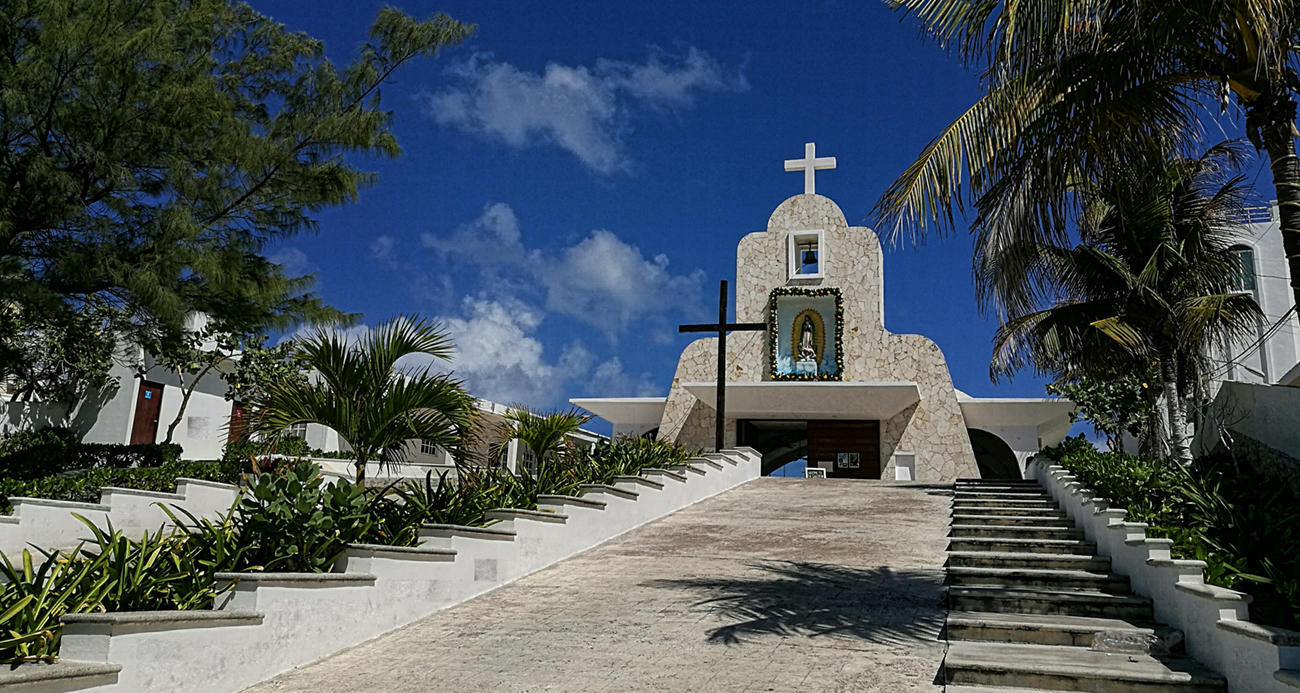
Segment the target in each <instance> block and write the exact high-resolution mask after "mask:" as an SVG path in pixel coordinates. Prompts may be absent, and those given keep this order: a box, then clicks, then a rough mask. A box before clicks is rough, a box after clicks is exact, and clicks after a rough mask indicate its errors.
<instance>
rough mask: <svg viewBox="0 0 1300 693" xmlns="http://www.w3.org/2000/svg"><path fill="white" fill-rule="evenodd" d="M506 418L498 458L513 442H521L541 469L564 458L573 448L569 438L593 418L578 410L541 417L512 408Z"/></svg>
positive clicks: (547, 413)
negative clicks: (548, 462)
mask: <svg viewBox="0 0 1300 693" xmlns="http://www.w3.org/2000/svg"><path fill="white" fill-rule="evenodd" d="M505 418H506V421H505V425H504V426H503V427H502V434H503V435H502V439H501V441H500V442H499V443H498V444H497V445H498V449H497V452H496V453H494V455H495V456H497V457H499V456H500V450H502V449H504V447H505V446H506V445H507V444H508V443H509V442H510V441H512V440H518V441H519V442H520V443H523V445H524V446H525V447H527V448H528V450H529V451H530V452H532V454H533V458H534V459H536V460H537V463H538V464H539V465H541V464H544V463H545V462H547V461H548V460H554V459H557V458H563V457H564V455H565V453H566V452H567V450H568V447H569V443H568V436H569V434H571V433H573V432H575V431H577V430H578V429H579V428H581V427H582V425H583V424H585V423H587V422H588V421H591V417H590V416H588V415H586V414H582V413H580V412H578V411H577V410H570V411H552V412H546V413H542V414H538V413H535V412H533V411H530V410H529V409H527V408H525V407H511V408H510V409H509V410H507V411H506V414H505Z"/></svg>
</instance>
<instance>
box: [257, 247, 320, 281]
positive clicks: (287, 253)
mask: <svg viewBox="0 0 1300 693" xmlns="http://www.w3.org/2000/svg"><path fill="white" fill-rule="evenodd" d="M266 259H268V260H270V261H271V262H273V263H275V264H277V265H279V266H280V269H282V270H284V273H285V274H287V275H289V276H291V277H296V276H299V275H303V274H307V273H309V272H313V271H315V269H316V268H315V267H314V266H313V265H312V262H311V258H309V257H307V253H304V252H303V251H302V250H301V249H299V248H295V247H293V246H285V247H283V248H280V249H278V250H276V251H275V252H274V253H271V254H270V255H268V256H267V258H266Z"/></svg>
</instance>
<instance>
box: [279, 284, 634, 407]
mask: <svg viewBox="0 0 1300 693" xmlns="http://www.w3.org/2000/svg"><path fill="white" fill-rule="evenodd" d="M544 317H545V314H544V313H543V312H542V311H541V310H539V309H537V308H535V307H533V306H530V305H528V304H527V303H524V302H522V301H519V300H517V299H510V298H488V297H487V296H486V295H482V294H480V295H477V296H469V297H466V298H465V299H464V301H463V302H462V304H461V306H460V310H459V311H458V312H457V313H456V314H453V315H444V316H440V317H438V318H437V321H438V322H439V323H441V324H442V326H443V327H444V328H445V329H446V331H447V333H448V335H449V336H450V337H451V339H452V341H453V342H454V344H455V345H456V348H455V353H454V355H453V356H452V358H451V360H450V361H443V360H441V359H432V358H431V357H429V356H426V355H415V356H408V357H406V358H404V359H402V360H401V361H399V362H398V368H400V369H403V370H405V371H408V372H411V371H417V370H422V369H423V368H425V367H426V366H429V367H432V369H433V370H434V371H435V372H447V371H451V372H452V373H453V375H454V376H455V377H456V378H459V379H461V380H463V381H464V383H465V387H466V389H467V390H469V392H470V393H471V394H473V395H474V396H476V397H482V398H484V399H488V400H491V401H493V402H498V403H501V404H522V405H524V406H528V407H531V408H533V409H550V408H557V407H558V408H564V407H567V403H566V402H565V399H566V397H567V396H568V395H583V394H596V395H601V396H609V397H618V396H636V395H649V394H654V393H656V392H658V391H659V390H658V388H657V387H656V385H655V383H654V381H653V380H651V378H650V376H649V375H648V374H646V373H640V374H631V373H628V372H626V371H625V370H624V368H623V364H622V362H621V361H620V360H619V359H618V358H617V357H614V358H610V359H608V360H606V361H603V362H600V363H597V362H596V361H597V359H596V356H595V354H593V353H592V352H591V350H590V349H588V348H587V347H586V346H585V345H584V344H583V343H582V342H580V341H574V342H571V343H569V344H568V345H567V346H565V347H564V348H563V349H562V350H560V353H559V356H558V358H556V357H553V352H551V353H548V349H547V348H546V346H545V345H543V344H542V342H541V341H540V340H539V339H538V338H537V336H536V330H537V328H538V327H539V326H540V325H541V323H542V320H543V319H544ZM325 329H326V330H327V331H330V332H333V333H334V334H335V335H337V336H339V337H340V338H342V340H343V341H344V342H346V343H349V344H355V343H356V342H358V341H360V340H361V339H363V338H364V337H366V336H367V335H369V334H370V333H371V331H372V330H373V329H374V328H373V326H371V325H365V324H363V325H354V326H352V327H346V328H340V327H327V328H325ZM317 331H318V328H316V327H315V326H306V327H302V328H299V329H298V330H297V331H296V332H294V333H293V334H291V335H287V336H286V337H285V338H284V339H283V340H281V341H284V340H287V339H290V338H297V339H301V338H305V337H310V336H313V335H315V334H316V333H317Z"/></svg>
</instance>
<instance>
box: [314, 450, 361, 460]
mask: <svg viewBox="0 0 1300 693" xmlns="http://www.w3.org/2000/svg"><path fill="white" fill-rule="evenodd" d="M311 456H312V457H315V458H320V459H325V460H355V459H356V458H357V453H356V451H355V450H321V449H320V448H312V449H311Z"/></svg>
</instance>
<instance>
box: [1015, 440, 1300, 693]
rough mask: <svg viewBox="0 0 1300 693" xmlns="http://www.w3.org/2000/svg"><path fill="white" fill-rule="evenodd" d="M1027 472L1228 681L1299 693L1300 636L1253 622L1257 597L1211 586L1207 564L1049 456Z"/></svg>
mask: <svg viewBox="0 0 1300 693" xmlns="http://www.w3.org/2000/svg"><path fill="white" fill-rule="evenodd" d="M1028 473H1029V476H1030V478H1033V479H1037V480H1038V482H1039V483H1041V484H1042V485H1043V486H1044V487H1046V488H1047V490H1048V492H1050V493H1051V494H1052V496H1053V497H1054V498H1056V500H1057V501H1058V502H1059V503H1060V505H1061V507H1062V508H1063V509H1064V510H1065V512H1066V513H1068V514H1069V515H1070V517H1071V518H1073V520H1074V522H1075V524H1076V525H1077V526H1078V527H1079V528H1080V529H1082V530H1083V531H1084V534H1086V535H1087V537H1088V539H1089V540H1091V541H1095V542H1096V543H1097V550H1098V552H1099V553H1101V554H1102V555H1103V556H1110V559H1111V566H1112V567H1113V569H1114V571H1115V572H1116V573H1119V574H1121V575H1126V576H1128V578H1129V582H1130V583H1131V584H1132V586H1133V591H1134V592H1136V593H1138V594H1140V595H1142V596H1144V597H1148V598H1150V599H1151V600H1152V602H1153V604H1154V607H1155V617H1156V620H1157V621H1160V622H1162V623H1167V624H1169V625H1171V626H1173V627H1175V628H1178V629H1180V630H1182V631H1183V635H1184V636H1185V638H1186V644H1187V653H1188V654H1189V655H1191V656H1192V657H1194V658H1195V659H1197V660H1198V661H1200V662H1201V663H1202V664H1205V665H1206V666H1208V667H1210V668H1211V669H1213V670H1215V671H1217V672H1218V673H1220V674H1222V675H1224V676H1225V677H1227V679H1228V686H1229V689H1230V690H1233V691H1242V692H1243V693H1295V692H1296V689H1297V688H1300V633H1297V632H1295V631H1290V630H1285V629H1282V628H1272V627H1269V626H1261V625H1259V624H1256V623H1251V622H1250V620H1249V609H1248V605H1249V603H1250V597H1249V596H1248V595H1246V594H1243V593H1241V592H1237V591H1234V590H1229V589H1224V588H1222V587H1215V586H1214V585H1207V584H1206V583H1205V573H1204V568H1205V563H1204V562H1203V561H1190V560H1175V559H1172V558H1170V554H1169V550H1170V546H1171V545H1172V544H1173V542H1172V541H1171V540H1169V539H1160V538H1149V537H1147V535H1146V529H1147V525H1146V524H1145V523H1142V522H1127V521H1125V517H1126V515H1127V511H1125V510H1124V509H1123V508H1112V507H1109V504H1108V502H1107V500H1106V499H1104V498H1097V497H1095V494H1094V493H1093V492H1092V491H1091V490H1090V489H1087V488H1084V487H1083V485H1082V484H1081V483H1079V482H1078V481H1076V480H1075V478H1074V477H1073V476H1071V475H1070V473H1069V471H1068V470H1066V469H1065V468H1064V467H1062V466H1061V465H1059V464H1054V463H1053V462H1052V461H1051V460H1048V459H1046V458H1035V459H1033V460H1031V461H1030V463H1029V468H1028Z"/></svg>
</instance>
